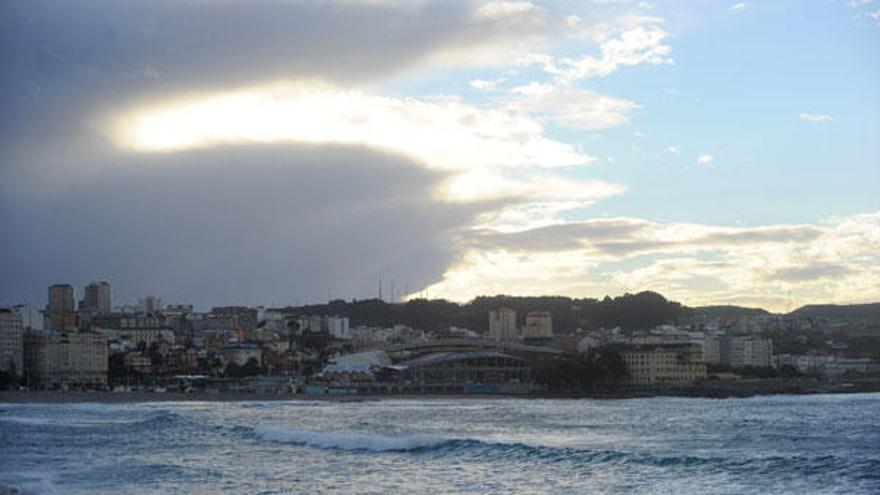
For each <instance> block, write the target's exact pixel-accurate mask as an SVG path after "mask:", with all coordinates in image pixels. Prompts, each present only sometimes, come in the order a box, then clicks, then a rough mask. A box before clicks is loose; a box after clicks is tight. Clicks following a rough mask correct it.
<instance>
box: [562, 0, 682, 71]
mask: <svg viewBox="0 0 880 495" xmlns="http://www.w3.org/2000/svg"><path fill="white" fill-rule="evenodd" d="M664 22H665V21H664V20H663V18H661V17H656V16H638V15H629V16H623V17H620V18H618V19H616V20H615V21H612V22H600V23H598V24H594V25H591V26H588V27H587V28H585V29H584V30H582V31H581V33H580V36H581V37H583V38H587V39H590V40H591V41H593V42H594V43H596V44H597V45H598V46H599V53H600V55H599V56H598V57H597V56H594V55H584V56H582V57H581V58H579V59H563V60H560V61H558V66H556V65H553V64H550V65H548V69H549V71H550V72H551V73H554V74H555V75H556V77H557V79H558V80H559V81H560V82H562V83H564V84H569V83H571V82H573V81H577V80H579V79H584V78H588V77H597V76H599V77H604V76H607V75H609V74H611V73H612V72H614V71H616V70H617V69H619V68H620V67H633V66H637V65H642V64H648V65H661V64H671V63H672V59H671V58H670V57H669V53H670V47H669V45H666V44H665V41H666V39H667V38H668V37H669V33H667V32H666V31H665V30H664V29H663V28H662V27H661V26H662V25H663V23H664Z"/></svg>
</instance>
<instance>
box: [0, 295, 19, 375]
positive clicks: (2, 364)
mask: <svg viewBox="0 0 880 495" xmlns="http://www.w3.org/2000/svg"><path fill="white" fill-rule="evenodd" d="M0 371H3V372H5V373H8V374H10V375H13V376H21V375H22V373H23V371H24V330H23V329H22V322H21V314H20V313H19V312H18V311H15V310H12V309H6V308H0Z"/></svg>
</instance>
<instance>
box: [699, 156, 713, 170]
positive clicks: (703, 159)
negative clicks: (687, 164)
mask: <svg viewBox="0 0 880 495" xmlns="http://www.w3.org/2000/svg"><path fill="white" fill-rule="evenodd" d="M713 163H715V157H714V156H712V155H711V154H709V153H704V154H702V155H700V156H698V157H697V164H699V165H705V166H707V167H711V166H712V164H713Z"/></svg>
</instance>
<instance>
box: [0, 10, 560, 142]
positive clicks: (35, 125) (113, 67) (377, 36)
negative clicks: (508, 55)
mask: <svg viewBox="0 0 880 495" xmlns="http://www.w3.org/2000/svg"><path fill="white" fill-rule="evenodd" d="M510 4H513V5H521V4H523V2H512V3H510ZM493 5H494V7H493ZM504 5H508V3H504V2H501V3H495V4H483V5H482V6H481V7H479V8H480V9H482V10H478V11H475V10H474V4H471V3H449V2H442V1H430V0H426V1H420V2H347V3H345V5H344V6H341V5H338V4H337V3H333V2H323V3H322V2H298V1H296V2H264V1H259V2H198V1H183V2H147V1H133V2H124V3H121V2H114V1H112V0H83V1H81V2H77V3H76V4H72V3H71V4H59V5H54V6H52V7H51V8H49V7H48V6H45V5H41V4H39V3H34V2H27V1H12V2H6V3H4V5H3V15H2V16H0V32H3V33H4V42H3V43H2V44H0V61H2V62H0V71H2V74H3V75H2V77H0V106H2V108H4V114H5V115H4V117H5V118H4V119H3V120H2V122H0V136H3V139H4V140H3V142H0V145H2V147H3V148H4V149H6V150H7V151H9V147H10V146H13V145H14V146H16V147H18V148H21V149H24V150H27V149H28V148H30V147H33V146H35V145H39V146H42V147H46V146H58V147H59V148H61V147H64V146H69V145H71V144H72V143H77V142H81V141H82V140H83V139H88V138H89V137H90V136H91V133H92V125H93V122H91V120H90V119H91V117H92V115H93V114H94V113H95V111H98V112H102V111H106V110H107V105H108V104H109V105H116V104H118V103H119V102H123V101H127V102H128V103H130V104H135V103H138V104H143V105H146V104H156V103H158V102H160V101H164V100H166V99H168V98H179V97H181V96H182V95H185V94H194V93H204V92H218V91H223V90H227V89H228V88H240V87H250V86H253V85H259V84H264V83H265V82H266V81H275V80H285V79H298V80H303V79H307V80H321V81H327V82H329V83H331V84H334V85H338V86H345V87H351V86H353V85H357V84H363V83H368V82H372V81H376V80H384V79H386V78H388V77H389V76H390V75H392V74H395V73H399V72H401V71H403V70H406V69H409V68H412V67H416V66H425V65H430V64H433V63H439V62H442V63H453V62H459V63H469V61H472V60H474V56H475V54H477V53H480V54H483V53H485V52H486V51H487V50H488V51H499V52H507V51H509V49H510V47H511V46H514V45H517V44H521V43H524V42H528V40H530V39H531V36H533V35H540V34H542V33H543V32H544V30H545V29H546V25H545V21H544V18H543V14H542V13H541V12H540V11H525V10H524V9H523V8H522V7H517V8H505V7H504ZM480 12H484V15H483V14H480ZM485 60H487V59H483V61H484V62H485ZM489 60H493V59H489Z"/></svg>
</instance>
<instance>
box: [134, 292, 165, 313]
mask: <svg viewBox="0 0 880 495" xmlns="http://www.w3.org/2000/svg"><path fill="white" fill-rule="evenodd" d="M161 311H162V298H160V297H156V296H144V297H142V298H140V299H138V312H140V313H141V314H145V315H152V314H157V313H159V312H161Z"/></svg>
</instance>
